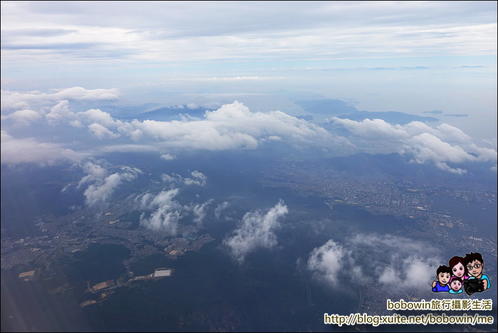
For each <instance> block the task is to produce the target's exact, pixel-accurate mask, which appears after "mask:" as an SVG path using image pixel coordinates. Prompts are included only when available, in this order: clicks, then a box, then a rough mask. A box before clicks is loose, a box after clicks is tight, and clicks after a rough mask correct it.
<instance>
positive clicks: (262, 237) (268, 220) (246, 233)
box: [224, 201, 288, 262]
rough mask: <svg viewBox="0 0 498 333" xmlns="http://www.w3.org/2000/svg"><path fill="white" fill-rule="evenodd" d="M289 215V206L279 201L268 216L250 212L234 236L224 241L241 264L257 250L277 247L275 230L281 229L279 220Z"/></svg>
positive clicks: (244, 217)
mask: <svg viewBox="0 0 498 333" xmlns="http://www.w3.org/2000/svg"><path fill="white" fill-rule="evenodd" d="M287 213H288V209H287V206H286V205H285V204H284V202H283V201H279V202H278V203H277V204H276V205H275V206H274V207H272V208H271V209H270V210H269V211H268V212H266V214H263V213H262V212H261V211H254V212H248V213H246V214H245V215H244V216H243V217H242V223H241V224H240V226H239V227H238V228H237V229H236V230H235V231H234V232H233V234H232V235H231V236H230V237H228V238H226V239H225V240H224V244H225V245H226V246H228V248H229V249H230V251H231V253H232V255H233V256H234V258H235V259H237V260H238V261H239V262H242V261H244V259H245V257H246V255H247V254H248V253H250V252H251V251H253V250H254V249H256V248H272V247H274V246H275V245H277V243H278V242H277V237H276V235H275V230H276V229H278V228H279V227H280V222H279V219H280V218H281V217H283V216H285V215H286V214H287Z"/></svg>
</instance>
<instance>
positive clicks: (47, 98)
mask: <svg viewBox="0 0 498 333" xmlns="http://www.w3.org/2000/svg"><path fill="white" fill-rule="evenodd" d="M1 95H2V110H15V109H20V108H28V107H30V106H32V107H38V106H40V105H46V104H47V103H48V104H50V103H58V102H61V101H63V100H69V101H103V100H115V99H117V98H118V97H119V91H118V90H117V89H85V88H82V87H72V88H64V89H54V90H53V92H51V93H43V92H40V91H27V92H19V91H10V90H2V91H1Z"/></svg>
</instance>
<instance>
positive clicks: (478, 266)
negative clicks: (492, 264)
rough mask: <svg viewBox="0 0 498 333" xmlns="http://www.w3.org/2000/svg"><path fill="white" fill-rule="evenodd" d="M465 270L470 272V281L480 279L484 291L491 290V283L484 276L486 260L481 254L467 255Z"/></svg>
mask: <svg viewBox="0 0 498 333" xmlns="http://www.w3.org/2000/svg"><path fill="white" fill-rule="evenodd" d="M464 260H465V268H466V269H467V271H468V272H469V275H470V277H469V280H470V279H479V280H481V281H482V287H483V288H482V290H486V289H489V288H490V287H491V282H490V281H489V277H488V276H487V275H486V274H483V273H482V271H483V269H484V260H482V256H481V254H480V253H473V252H471V253H468V254H466V255H465V258H464Z"/></svg>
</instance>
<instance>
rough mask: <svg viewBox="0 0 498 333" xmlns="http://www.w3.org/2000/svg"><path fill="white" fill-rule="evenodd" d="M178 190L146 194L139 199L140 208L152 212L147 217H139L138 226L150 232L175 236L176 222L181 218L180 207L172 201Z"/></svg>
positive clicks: (143, 215)
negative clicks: (160, 232) (150, 230)
mask: <svg viewBox="0 0 498 333" xmlns="http://www.w3.org/2000/svg"><path fill="white" fill-rule="evenodd" d="M177 194H178V189H171V190H168V191H161V192H159V193H158V194H157V195H152V194H150V193H146V194H144V195H142V196H141V197H139V201H140V202H141V206H142V208H145V209H149V210H153V212H152V213H151V214H150V216H149V217H145V214H142V215H141V216H140V224H142V225H143V226H145V227H146V228H149V229H152V230H156V231H158V230H160V231H164V232H166V233H168V234H170V235H174V234H176V231H177V227H178V221H179V220H180V218H181V217H182V209H183V208H182V206H181V205H180V204H179V203H178V202H177V201H175V200H174V198H175V196H176V195H177Z"/></svg>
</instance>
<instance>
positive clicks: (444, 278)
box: [432, 265, 451, 292]
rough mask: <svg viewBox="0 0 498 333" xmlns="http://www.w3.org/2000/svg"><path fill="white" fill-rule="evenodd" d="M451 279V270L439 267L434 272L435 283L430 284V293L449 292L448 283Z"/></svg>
mask: <svg viewBox="0 0 498 333" xmlns="http://www.w3.org/2000/svg"><path fill="white" fill-rule="evenodd" d="M450 277H451V269H450V268H449V267H448V266H444V265H441V266H439V267H438V269H437V271H436V281H434V282H432V291H434V292H440V291H450V287H449V286H448V282H449V281H450Z"/></svg>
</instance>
